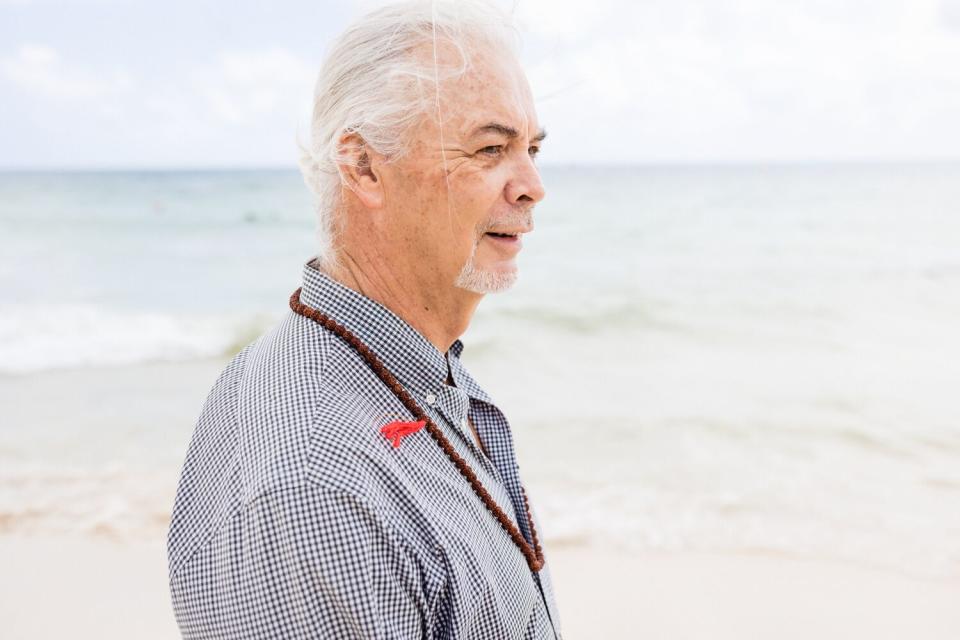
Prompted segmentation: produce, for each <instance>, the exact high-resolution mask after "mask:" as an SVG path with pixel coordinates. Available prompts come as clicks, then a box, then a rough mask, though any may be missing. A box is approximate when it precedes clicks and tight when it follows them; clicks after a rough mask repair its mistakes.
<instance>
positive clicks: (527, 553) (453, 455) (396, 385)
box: [290, 287, 544, 573]
mask: <svg viewBox="0 0 960 640" xmlns="http://www.w3.org/2000/svg"><path fill="white" fill-rule="evenodd" d="M301 289H302V287H301V288H299V289H297V290H296V291H294V292H293V294H292V295H291V296H290V308H291V309H292V310H293V311H294V312H295V313H297V314H299V315H301V316H304V317H306V318H309V319H310V320H313V321H314V322H316V323H318V324H320V325H321V326H323V327H324V328H325V329H327V330H329V331H330V332H332V333H334V334H336V335H337V336H339V337H340V338H341V339H342V340H344V341H345V342H346V343H347V344H348V345H350V346H351V347H352V348H353V350H354V351H356V352H357V353H358V354H359V355H360V357H362V358H363V359H364V360H365V361H366V363H367V365H369V367H370V369H372V370H373V372H374V373H375V374H377V377H379V378H380V380H382V381H383V383H384V384H385V385H386V386H387V388H388V389H390V391H392V392H393V394H394V395H395V396H397V398H398V399H399V400H400V402H401V403H403V406H405V407H406V408H407V409H408V410H409V411H410V413H412V414H413V415H414V417H415V418H416V419H417V420H423V421H425V422H426V429H427V431H428V432H429V433H430V435H431V436H432V437H433V439H434V440H436V441H437V444H439V445H440V448H441V449H442V450H443V452H444V453H445V454H446V455H447V457H448V458H450V460H451V461H452V462H453V464H454V465H455V466H456V467H457V469H459V471H460V473H461V474H463V476H464V477H465V478H466V479H467V481H468V482H469V483H470V486H471V487H473V490H474V492H475V493H476V494H477V496H478V497H479V498H480V500H481V501H482V502H483V504H484V505H486V507H487V509H488V510H489V511H490V513H492V514H493V516H494V517H495V518H496V519H497V521H498V522H499V523H500V525H501V526H502V527H503V528H504V530H505V531H506V532H507V534H508V535H509V536H510V538H511V539H512V540H513V542H514V543H515V544H516V545H517V547H519V549H520V551H521V552H522V553H523V555H524V557H525V558H526V560H527V565H528V566H529V567H530V570H531V571H533V572H534V573H537V572H539V571H540V569H541V568H543V565H544V557H543V550H542V549H541V547H540V541H539V540H538V538H537V530H536V527H535V526H534V524H533V517H532V515H531V513H530V503H529V501H528V500H527V492H526V491H525V490H524V488H523V486H522V485H521V486H520V493H521V495H522V496H523V506H524V509H525V510H526V515H527V522H528V523H529V524H530V537H531V538H532V539H533V547H531V546H530V544H529V543H528V542H527V541H526V539H525V538H524V537H523V534H521V533H520V530H519V529H517V527H516V525H514V524H513V522H511V521H510V518H509V517H508V516H507V514H505V513H504V512H503V510H502V509H501V508H500V507H499V505H497V503H496V502H495V501H494V499H493V497H491V495H490V493H489V492H487V490H486V489H485V488H484V486H483V485H482V484H481V483H480V480H479V479H478V478H477V475H476V474H475V473H474V472H473V469H471V468H470V465H469V464H467V461H466V460H464V459H463V458H462V457H461V456H460V455H459V454H458V453H457V452H456V451H455V450H454V448H453V445H451V444H450V442H449V441H448V440H447V439H446V437H444V435H443V433H442V432H441V431H440V429H439V428H438V427H437V425H435V424H434V423H433V420H431V419H430V417H429V416H428V415H426V414H425V413H424V412H423V410H422V409H421V408H420V406H419V405H418V404H417V402H416V401H415V400H414V399H413V398H412V397H411V396H410V394H409V393H407V390H406V389H404V388H403V387H402V386H401V385H400V382H399V381H398V380H397V379H396V378H395V377H394V376H393V374H392V373H390V371H388V370H387V368H386V367H385V366H384V365H383V363H382V362H380V359H379V358H378V357H377V356H376V354H374V353H373V351H371V350H370V348H369V347H367V345H365V344H364V343H363V342H361V341H360V339H359V338H357V337H356V336H355V335H353V333H351V332H350V331H349V330H348V329H347V328H346V327H344V326H343V325H341V324H340V323H338V322H337V321H336V320H334V319H333V318H330V317H329V316H327V315H325V314H324V313H322V312H321V311H319V310H317V309H314V308H312V307H309V306H307V305H305V304H303V303H302V302H300V291H301Z"/></svg>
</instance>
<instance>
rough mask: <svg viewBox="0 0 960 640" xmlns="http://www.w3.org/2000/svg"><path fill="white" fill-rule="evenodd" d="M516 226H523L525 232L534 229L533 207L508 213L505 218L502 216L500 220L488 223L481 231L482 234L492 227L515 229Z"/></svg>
mask: <svg viewBox="0 0 960 640" xmlns="http://www.w3.org/2000/svg"><path fill="white" fill-rule="evenodd" d="M515 227H521V228H522V229H523V230H524V233H529V232H531V231H533V207H531V208H529V209H526V210H524V211H522V212H519V213H516V214H511V215H508V216H506V217H505V218H500V219H499V220H496V221H495V222H492V223H490V224H488V225H487V226H486V227H485V228H483V229H482V233H480V235H483V234H484V233H486V232H487V231H489V230H490V229H503V228H508V229H513V228H515Z"/></svg>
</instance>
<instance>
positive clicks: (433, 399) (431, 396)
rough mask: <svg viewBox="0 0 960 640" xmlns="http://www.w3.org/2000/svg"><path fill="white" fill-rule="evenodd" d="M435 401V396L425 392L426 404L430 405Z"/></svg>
mask: <svg viewBox="0 0 960 640" xmlns="http://www.w3.org/2000/svg"><path fill="white" fill-rule="evenodd" d="M436 401H437V396H435V395H433V394H432V393H428V394H427V404H429V405H431V406H432V405H433V403H434V402H436Z"/></svg>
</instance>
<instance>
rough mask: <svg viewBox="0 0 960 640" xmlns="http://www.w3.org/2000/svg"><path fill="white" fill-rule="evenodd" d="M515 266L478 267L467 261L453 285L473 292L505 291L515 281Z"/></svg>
mask: <svg viewBox="0 0 960 640" xmlns="http://www.w3.org/2000/svg"><path fill="white" fill-rule="evenodd" d="M517 275H518V273H517V268H516V267H515V266H514V267H510V268H507V269H480V268H478V267H477V266H476V265H474V264H473V263H472V262H468V263H467V264H466V265H465V266H464V267H463V270H462V271H461V272H460V275H459V276H458V277H457V281H456V282H455V283H454V286H457V287H459V288H461V289H466V290H467V291H473V292H474V293H498V292H500V291H506V290H507V289H509V288H510V287H512V286H513V284H514V283H515V282H516V281H517Z"/></svg>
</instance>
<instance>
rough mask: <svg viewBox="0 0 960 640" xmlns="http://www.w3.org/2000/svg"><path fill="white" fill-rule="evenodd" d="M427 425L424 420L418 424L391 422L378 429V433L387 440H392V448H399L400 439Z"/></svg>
mask: <svg viewBox="0 0 960 640" xmlns="http://www.w3.org/2000/svg"><path fill="white" fill-rule="evenodd" d="M425 424H427V421H426V420H420V421H419V422H391V423H390V424H385V425H383V426H382V427H380V433H382V434H383V435H385V436H387V439H388V440H393V448H394V449H397V448H399V447H400V438H402V437H403V436H408V435H410V434H411V433H416V432H417V431H419V430H420V429H422V428H423V426H424V425H425Z"/></svg>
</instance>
